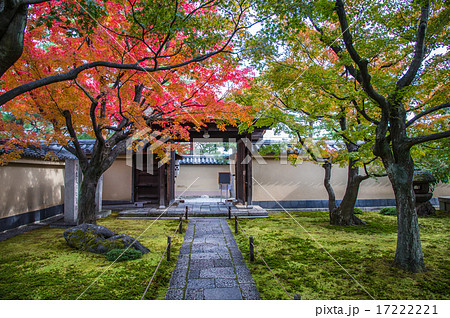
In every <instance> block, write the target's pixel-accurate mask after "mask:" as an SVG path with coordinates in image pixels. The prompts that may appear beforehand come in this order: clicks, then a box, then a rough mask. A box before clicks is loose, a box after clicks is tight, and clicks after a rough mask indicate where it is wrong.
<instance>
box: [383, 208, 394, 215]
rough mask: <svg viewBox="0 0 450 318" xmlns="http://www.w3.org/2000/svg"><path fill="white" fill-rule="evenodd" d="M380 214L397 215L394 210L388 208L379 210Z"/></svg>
mask: <svg viewBox="0 0 450 318" xmlns="http://www.w3.org/2000/svg"><path fill="white" fill-rule="evenodd" d="M380 214H383V215H397V209H396V208H388V207H386V208H382V209H381V210H380Z"/></svg>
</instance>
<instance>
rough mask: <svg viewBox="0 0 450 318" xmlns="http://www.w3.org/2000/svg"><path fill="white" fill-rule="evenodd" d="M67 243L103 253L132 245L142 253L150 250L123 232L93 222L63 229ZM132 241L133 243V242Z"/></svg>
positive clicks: (78, 247)
mask: <svg viewBox="0 0 450 318" xmlns="http://www.w3.org/2000/svg"><path fill="white" fill-rule="evenodd" d="M64 239H65V240H66V241H67V244H68V245H69V246H71V247H74V248H76V249H80V250H84V251H88V252H92V253H96V254H103V253H107V252H109V251H110V250H112V249H116V248H119V249H123V248H128V247H130V246H132V247H133V248H134V249H136V250H138V251H140V252H142V254H145V253H148V252H150V250H149V249H148V248H146V247H145V246H143V245H142V244H141V243H140V242H139V241H136V242H135V239H134V238H132V237H131V236H128V235H125V234H117V233H114V232H113V231H111V230H109V229H108V228H106V227H104V226H101V225H95V224H80V225H78V226H75V227H72V228H70V229H68V230H66V231H64ZM133 242H134V243H133Z"/></svg>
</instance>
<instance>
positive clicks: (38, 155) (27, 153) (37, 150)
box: [0, 139, 95, 160]
mask: <svg viewBox="0 0 450 318" xmlns="http://www.w3.org/2000/svg"><path fill="white" fill-rule="evenodd" d="M79 142H80V146H81V148H82V149H83V150H84V151H85V152H86V154H91V153H92V150H93V148H94V144H95V140H87V139H86V140H79ZM22 149H23V152H22V154H21V157H22V158H31V159H44V157H45V156H46V155H47V154H52V153H53V154H54V155H55V156H56V157H57V158H58V159H59V160H66V159H76V157H75V156H74V155H73V154H72V153H70V152H69V151H67V150H66V149H65V148H64V147H63V146H61V145H60V144H58V143H55V142H52V143H50V144H45V143H44V142H41V145H40V146H39V147H37V146H34V145H30V146H28V147H26V148H22ZM2 152H3V151H2V150H1V149H0V153H2Z"/></svg>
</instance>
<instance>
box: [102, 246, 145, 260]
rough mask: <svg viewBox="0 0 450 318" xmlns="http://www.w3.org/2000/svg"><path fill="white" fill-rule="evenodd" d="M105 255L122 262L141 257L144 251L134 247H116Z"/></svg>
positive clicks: (107, 257) (108, 258)
mask: <svg viewBox="0 0 450 318" xmlns="http://www.w3.org/2000/svg"><path fill="white" fill-rule="evenodd" d="M105 257H106V259H107V260H108V261H110V262H122V261H130V260H134V259H138V258H141V257H142V253H141V252H140V251H138V250H135V249H134V248H129V249H123V248H115V249H112V250H110V251H109V252H108V253H106V254H105Z"/></svg>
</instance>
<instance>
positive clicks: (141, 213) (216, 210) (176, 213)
mask: <svg viewBox="0 0 450 318" xmlns="http://www.w3.org/2000/svg"><path fill="white" fill-rule="evenodd" d="M186 207H187V208H188V215H189V216H190V217H221V216H222V217H227V216H228V210H230V212H231V215H232V217H234V216H235V215H236V216H238V217H245V218H247V217H250V218H252V217H255V218H259V217H268V212H267V211H266V210H265V209H263V208H261V207H260V206H258V205H252V206H248V207H245V206H242V207H237V206H235V205H234V204H232V203H230V202H227V203H220V202H201V203H189V202H188V203H179V204H178V205H175V204H174V205H171V206H169V207H167V208H154V207H142V208H130V209H127V210H123V211H121V212H119V216H118V218H119V219H123V218H130V219H133V218H145V219H152V218H161V219H165V218H179V217H183V216H184V214H185V211H186Z"/></svg>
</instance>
